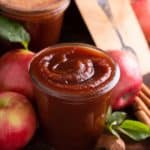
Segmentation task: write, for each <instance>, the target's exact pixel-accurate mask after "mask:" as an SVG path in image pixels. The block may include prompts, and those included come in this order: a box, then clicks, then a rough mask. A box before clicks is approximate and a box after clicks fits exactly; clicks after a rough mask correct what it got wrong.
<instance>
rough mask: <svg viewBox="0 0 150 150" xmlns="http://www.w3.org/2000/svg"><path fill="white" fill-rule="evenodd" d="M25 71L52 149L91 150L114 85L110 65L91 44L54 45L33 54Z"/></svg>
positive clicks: (113, 67)
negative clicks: (28, 76)
mask: <svg viewBox="0 0 150 150" xmlns="http://www.w3.org/2000/svg"><path fill="white" fill-rule="evenodd" d="M29 72H30V76H31V79H32V80H33V82H34V84H35V86H36V89H35V94H36V97H37V105H38V111H39V115H40V119H41V125H42V126H43V129H44V133H45V135H46V136H47V139H48V142H49V143H50V144H51V145H52V146H53V147H54V148H55V149H56V150H92V149H93V148H94V144H95V142H96V139H97V138H98V136H99V135H100V134H101V132H102V130H103V128H104V123H105V116H106V111H107V108H108V106H109V104H110V100H111V96H110V94H111V91H112V88H113V87H114V86H115V85H116V84H117V82H118V80H119V75H120V74H119V69H118V67H117V65H116V64H115V63H114V62H113V60H112V59H111V58H110V57H109V56H108V55H107V54H106V53H105V52H103V51H101V50H100V49H97V48H96V47H93V46H90V45H86V44H79V43H76V44H73V43H72V44H59V45H56V46H52V47H48V48H46V49H44V50H42V51H41V52H39V53H38V54H36V56H35V57H34V58H33V60H32V62H31V65H30V69H29Z"/></svg>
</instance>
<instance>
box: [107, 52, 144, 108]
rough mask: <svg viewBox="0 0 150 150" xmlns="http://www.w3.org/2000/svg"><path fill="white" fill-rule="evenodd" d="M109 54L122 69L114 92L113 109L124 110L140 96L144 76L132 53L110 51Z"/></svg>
mask: <svg viewBox="0 0 150 150" xmlns="http://www.w3.org/2000/svg"><path fill="white" fill-rule="evenodd" d="M108 54H109V55H110V56H111V57H112V58H113V59H114V60H115V61H116V62H117V63H118V65H119V67H120V75H121V77H120V80H119V82H118V84H117V86H116V87H115V88H114V89H113V92H112V108H113V109H122V108H125V107H126V106H129V105H131V104H132V103H133V101H134V98H135V96H136V95H137V94H138V92H139V90H140V88H141V84H142V76H141V73H140V67H139V64H138V63H137V59H136V58H135V56H134V55H133V54H132V53H131V52H130V51H125V50H122V51H121V50H110V51H108Z"/></svg>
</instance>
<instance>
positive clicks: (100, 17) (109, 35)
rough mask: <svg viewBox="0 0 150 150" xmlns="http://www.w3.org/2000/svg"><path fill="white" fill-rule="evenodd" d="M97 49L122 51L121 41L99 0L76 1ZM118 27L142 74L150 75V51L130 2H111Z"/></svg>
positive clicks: (116, 0)
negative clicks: (134, 55) (133, 51)
mask: <svg viewBox="0 0 150 150" xmlns="http://www.w3.org/2000/svg"><path fill="white" fill-rule="evenodd" d="M75 2H76V4H77V6H78V8H79V10H80V13H81V15H82V17H83V19H84V21H85V23H86V25H87V27H88V29H89V32H90V34H91V36H92V38H93V40H94V42H95V44H96V46H97V47H100V48H102V49H104V50H107V49H120V47H121V45H120V41H119V39H118V38H117V35H116V34H115V32H114V30H113V28H112V25H111V23H110V21H109V20H108V18H107V17H106V15H105V14H104V12H103V10H102V8H101V7H100V6H99V5H98V3H97V0H75ZM109 2H110V6H111V9H112V14H113V16H114V20H115V24H116V27H117V28H118V29H119V31H120V33H121V35H122V37H123V39H124V41H125V43H126V44H127V45H129V46H131V47H132V48H133V49H134V50H135V51H136V54H137V56H138V59H139V62H140V65H141V70H142V74H143V75H145V74H148V73H150V64H149V59H150V51H149V47H148V44H147V42H146V40H145V38H144V35H143V33H142V31H141V28H140V26H139V24H138V21H137V19H136V17H135V15H134V12H133V10H132V8H131V6H130V3H129V1H128V0H109Z"/></svg>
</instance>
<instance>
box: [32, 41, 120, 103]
mask: <svg viewBox="0 0 150 150" xmlns="http://www.w3.org/2000/svg"><path fill="white" fill-rule="evenodd" d="M71 46H78V47H84V48H86V47H87V48H89V49H92V50H99V51H101V52H102V53H103V54H106V55H107V57H109V59H110V60H111V62H112V63H113V65H114V74H113V75H112V77H111V80H110V81H109V82H107V84H106V83H104V85H103V87H101V88H100V90H98V91H97V92H94V91H93V93H86V94H81V95H80V94H79V95H77V94H76V93H73V94H72V93H71V92H70V93H68V92H66V93H63V92H61V93H59V96H58V92H57V91H55V90H54V89H50V88H49V87H47V86H46V85H44V84H43V83H42V82H40V81H38V80H37V79H36V77H35V76H34V75H33V74H32V71H31V64H32V62H33V61H34V59H36V58H37V57H38V56H39V55H41V54H42V53H43V52H45V51H46V50H47V49H51V48H59V47H71ZM29 74H30V77H31V80H32V81H33V83H34V84H35V85H36V87H37V88H39V89H41V90H42V91H43V92H45V93H47V94H48V95H52V96H54V97H57V98H60V97H61V99H62V100H64V101H65V103H84V102H85V100H86V102H87V101H88V102H91V101H92V99H93V98H96V97H99V96H101V95H104V94H105V93H107V92H109V91H110V90H112V89H113V88H114V86H115V85H116V84H117V83H118V81H119V79H120V69H119V66H118V65H117V64H116V63H115V62H114V60H113V59H112V58H111V57H110V56H109V55H108V54H107V53H106V52H105V51H103V50H101V49H100V48H97V47H95V46H93V45H90V44H84V43H59V44H55V45H53V46H50V47H47V48H45V49H43V50H41V51H40V52H38V53H37V54H36V55H35V56H34V57H33V58H32V60H31V63H30V65H29ZM81 97H82V100H81Z"/></svg>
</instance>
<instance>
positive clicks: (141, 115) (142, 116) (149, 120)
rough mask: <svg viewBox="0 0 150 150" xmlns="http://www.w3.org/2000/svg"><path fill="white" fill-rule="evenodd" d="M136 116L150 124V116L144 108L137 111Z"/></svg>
mask: <svg viewBox="0 0 150 150" xmlns="http://www.w3.org/2000/svg"><path fill="white" fill-rule="evenodd" d="M135 116H136V117H137V118H138V120H140V121H142V122H143V123H145V124H147V125H149V126H150V118H149V117H148V116H147V114H146V113H145V112H144V111H143V110H138V111H136V112H135Z"/></svg>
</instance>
